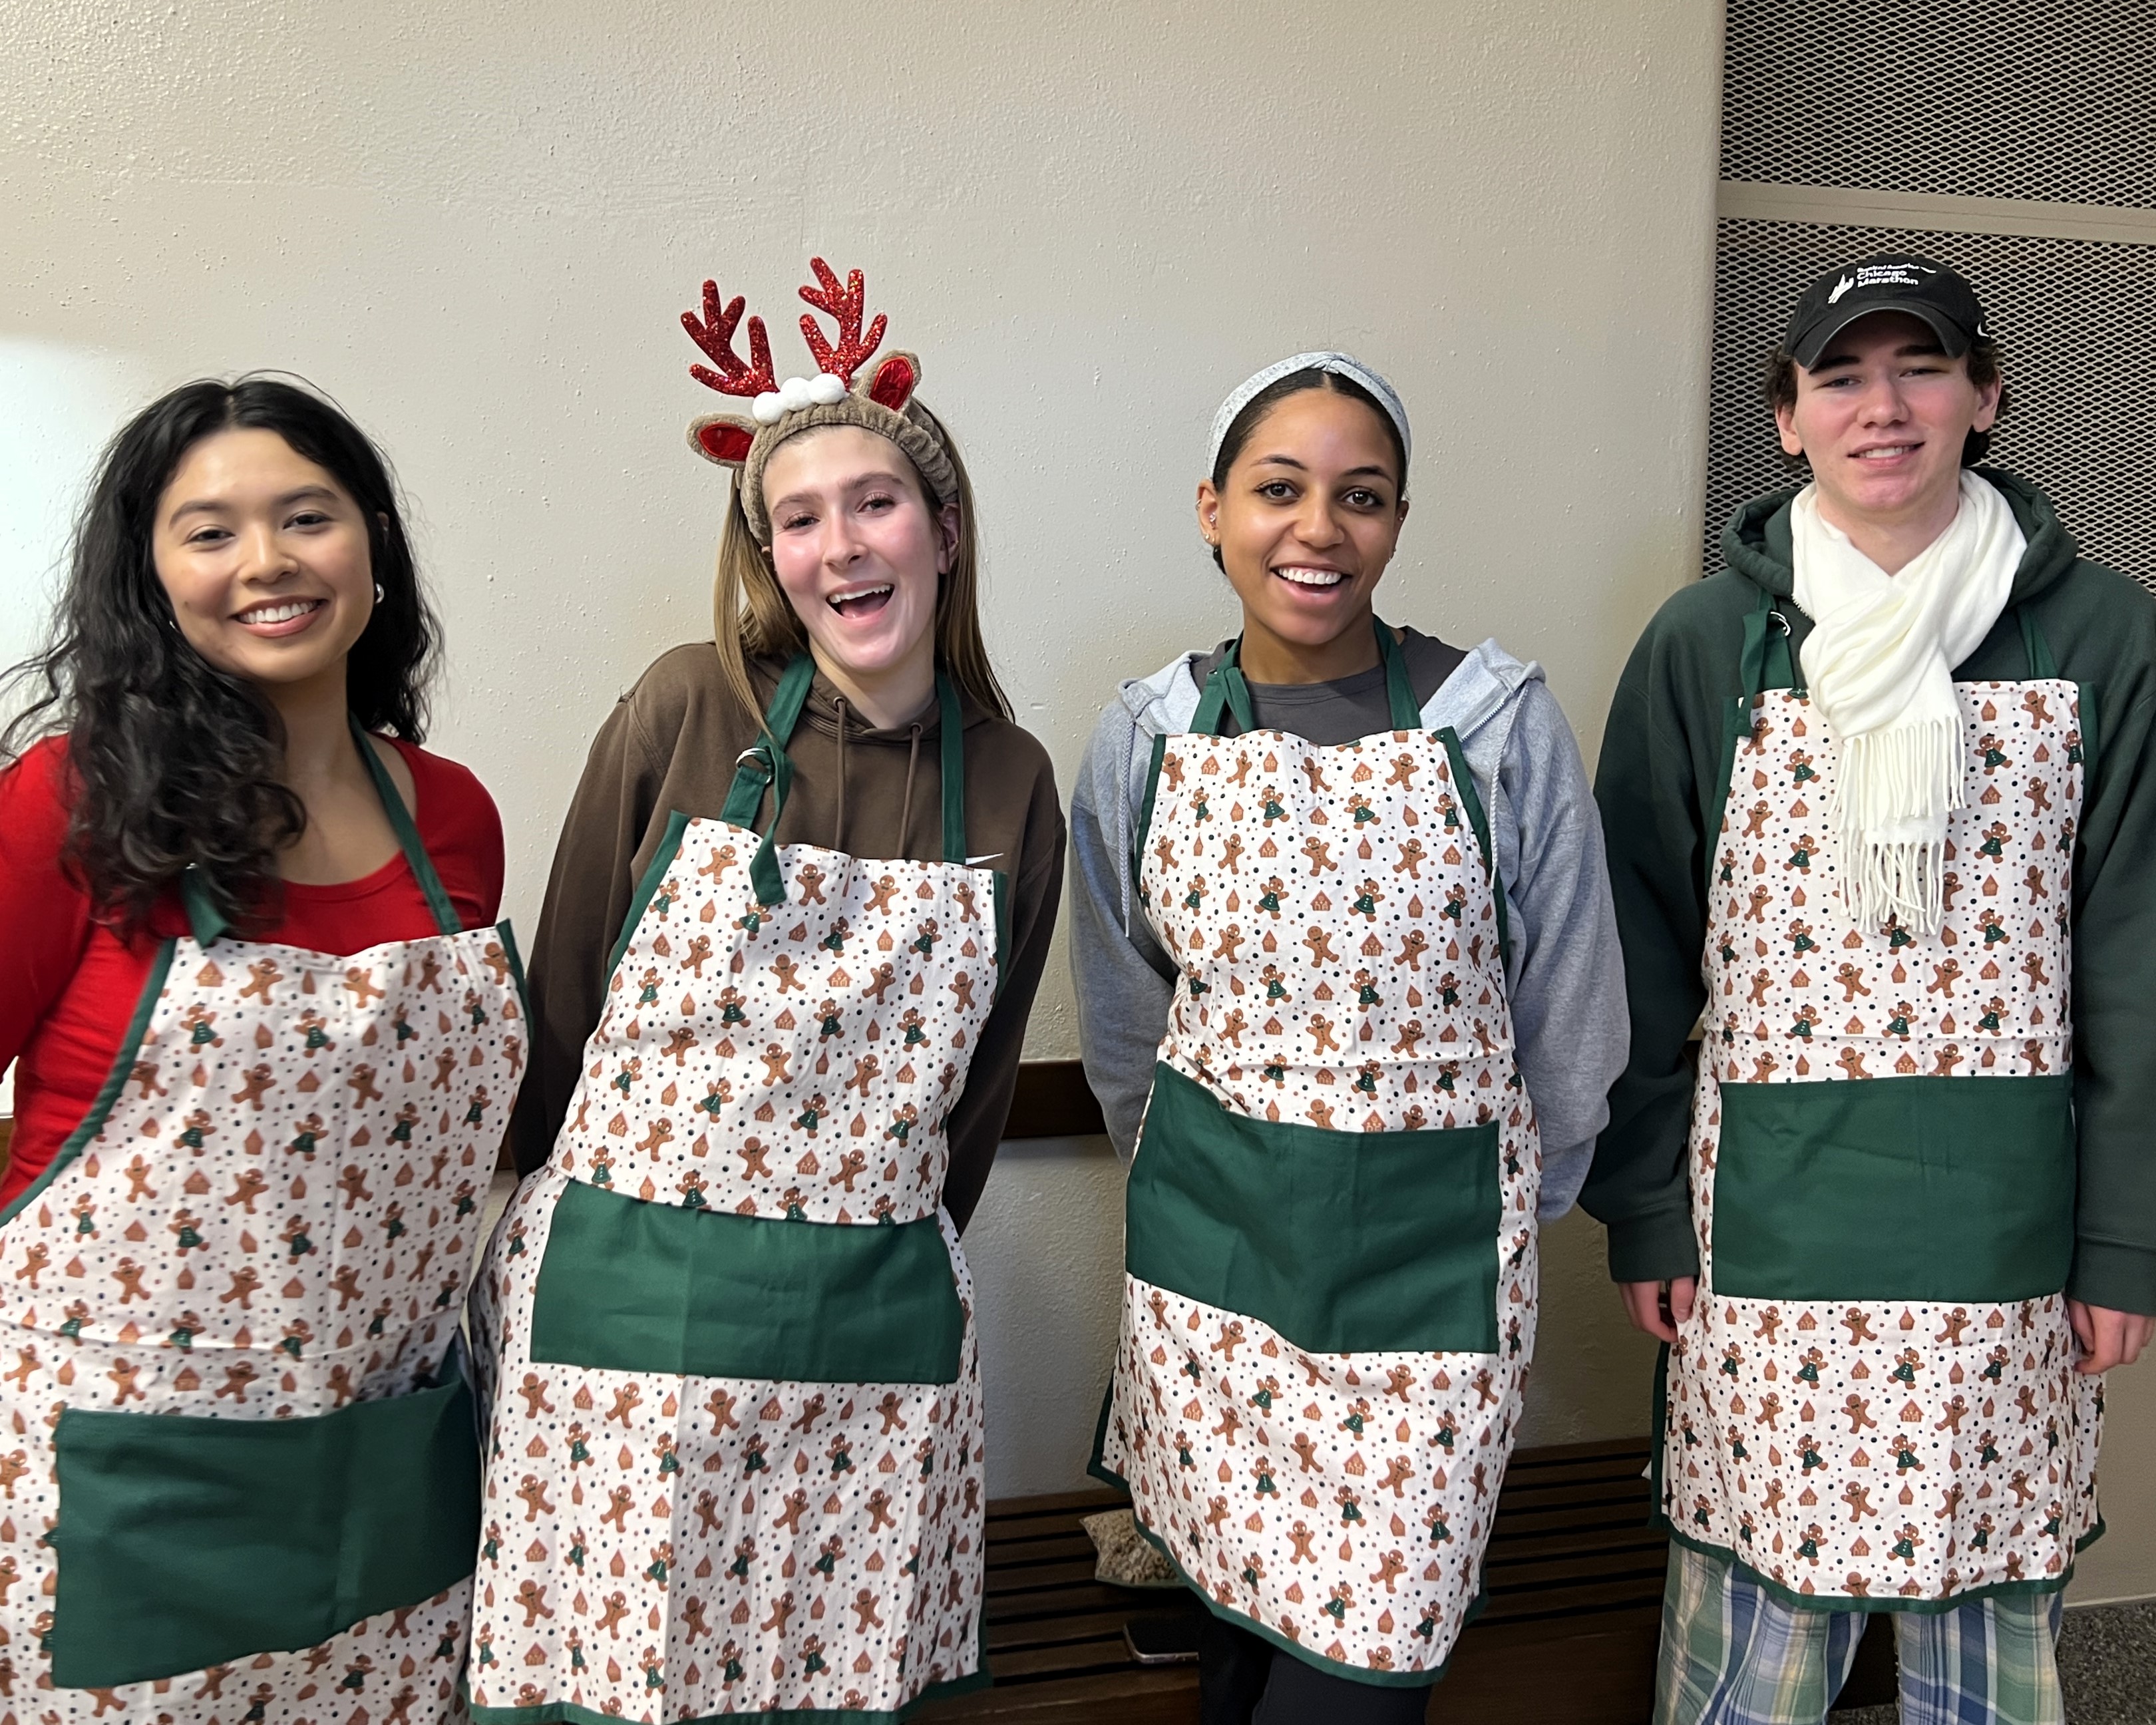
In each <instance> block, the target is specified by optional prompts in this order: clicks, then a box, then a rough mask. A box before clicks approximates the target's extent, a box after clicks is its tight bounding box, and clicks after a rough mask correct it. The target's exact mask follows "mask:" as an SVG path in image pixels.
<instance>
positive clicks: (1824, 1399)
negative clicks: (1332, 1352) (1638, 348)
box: [1582, 255, 2156, 1725]
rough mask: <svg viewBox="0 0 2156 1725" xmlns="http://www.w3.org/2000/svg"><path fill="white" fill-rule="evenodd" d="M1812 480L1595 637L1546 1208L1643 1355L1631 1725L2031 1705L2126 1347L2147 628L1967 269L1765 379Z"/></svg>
mask: <svg viewBox="0 0 2156 1725" xmlns="http://www.w3.org/2000/svg"><path fill="white" fill-rule="evenodd" d="M1768 398H1769V399H1770V401H1771V403H1772V404H1773V407H1774V418H1775V422H1776V424H1777V425H1778V427H1779V431H1780V434H1781V441H1782V447H1783V449H1784V451H1785V452H1786V454H1788V456H1789V458H1790V459H1791V462H1792V464H1793V465H1799V464H1801V465H1804V466H1807V467H1809V484H1806V485H1804V486H1803V487H1802V488H1801V489H1798V490H1784V491H1780V492H1777V493H1775V494H1774V495H1769V496H1766V497H1762V498H1758V499H1757V500H1755V501H1753V502H1750V503H1748V504H1746V505H1745V506H1743V508H1741V509H1740V510H1738V511H1737V513H1736V515H1735V516H1733V517H1732V519H1731V521H1730V522H1729V525H1728V526H1727V527H1726V528H1725V529H1724V530H1723V532H1722V559H1723V567H1722V569H1721V571H1720V572H1717V574H1715V575H1713V576H1712V577H1710V578H1708V579H1707V580H1705V581H1703V582H1701V583H1697V585H1695V586H1692V587H1691V588H1686V590H1685V591H1683V592H1681V593H1678V594H1676V596H1675V597H1673V598H1671V599H1670V600H1669V601H1668V602H1667V603H1666V604H1665V605H1663V607H1662V608H1661V611H1660V612H1659V613H1658V614H1656V616H1655V619H1654V621H1653V622H1652V623H1651V624H1649V625H1648V628H1647V630H1646V633H1645V635H1644V636H1642V638H1641V639H1640V643H1639V645H1638V646H1637V648H1636V649H1635V650H1634V653H1633V655H1632V658H1631V661H1630V664H1629V665H1627V666H1626V668H1625V675H1624V678H1623V680H1622V681H1621V683H1620V685H1619V688H1618V691H1617V697H1616V701H1615V703H1614V706H1613V707H1612V709H1611V711H1610V716H1609V729H1608V732H1607V734H1606V736H1605V737H1604V744H1603V752H1602V761H1601V766H1600V770H1599V774H1598V778H1597V783H1596V787H1595V793H1596V797H1597V799H1598V800H1599V802H1600V803H1601V805H1602V810H1603V819H1604V830H1605V832H1606V834H1607V836H1608V839H1609V860H1610V871H1611V886H1612V890H1613V892H1614V897H1615V901H1616V906H1617V915H1618V923H1619V927H1620V932H1621V933H1622V936H1623V939H1624V946H1625V969H1626V973H1627V986H1628V990H1629V993H1630V1006H1631V1013H1632V1048H1631V1056H1630V1065H1629V1066H1628V1067H1627V1069H1626V1070H1625V1075H1624V1076H1623V1077H1622V1078H1620V1080H1619V1081H1618V1082H1617V1085H1616V1086H1615V1087H1614V1090H1613V1091H1612V1092H1611V1096H1610V1106H1611V1117H1610V1122H1609V1126H1608V1127H1607V1128H1605V1129H1604V1132H1603V1134H1602V1136H1601V1139H1600V1141H1599V1146H1598V1148H1597V1153H1596V1158H1595V1164H1594V1173H1593V1174H1592V1175H1591V1177H1590V1178H1589V1184H1588V1188H1587V1190H1586V1192H1585V1193H1584V1194H1583V1198H1582V1202H1583V1203H1584V1204H1585V1205H1586V1207H1587V1208H1588V1209H1589V1210H1590V1211H1592V1212H1593V1213H1594V1214H1596V1215H1597V1216H1599V1217H1600V1218H1601V1219H1603V1220H1604V1222H1605V1223H1606V1224H1608V1225H1609V1255H1610V1268H1611V1272H1612V1274H1613V1276H1614V1277H1615V1279H1616V1280H1617V1281H1619V1282H1620V1284H1621V1285H1622V1288H1623V1292H1624V1296H1625V1304H1626V1307H1627V1309H1628V1311H1629V1312H1630V1316H1631V1318H1632V1321H1633V1322H1634V1323H1635V1324H1636V1325H1637V1326H1638V1327H1640V1328H1641V1329H1643V1330H1645V1331H1647V1332H1649V1333H1650V1334H1652V1335H1655V1336H1657V1337H1661V1340H1662V1341H1663V1342H1664V1343H1665V1344H1666V1347H1665V1349H1664V1354H1663V1371H1662V1374H1661V1387H1660V1392H1659V1394H1658V1402H1659V1409H1660V1412H1659V1419H1660V1424H1661V1440H1660V1442H1659V1444H1658V1445H1657V1461H1656V1471H1657V1485H1658V1489H1659V1491H1660V1502H1661V1513H1662V1515H1663V1516H1664V1517H1666V1520H1667V1522H1668V1524H1669V1527H1670V1529H1671V1535H1672V1538H1673V1542H1674V1543H1673V1546H1672V1550H1671V1570H1670V1580H1669V1586H1668V1589H1667V1592H1666V1599H1665V1608H1664V1620H1663V1638H1662V1654H1661V1676H1660V1680H1659V1685H1658V1688H1659V1693H1658V1697H1657V1703H1656V1712H1655V1718H1656V1720H1657V1721H1658V1722H1660V1725H1693V1722H1699V1721H1710V1720H1711V1721H1712V1722H1715V1725H1818V1722H1819V1721H1820V1720H1822V1719H1823V1718H1824V1717H1825V1712H1826V1710H1827V1708H1828V1707H1829V1705H1830V1703H1831V1702H1832V1700H1833V1698H1834V1697H1835V1693H1836V1692H1837V1691H1838V1690H1839V1689H1840V1686H1841V1682H1842V1680H1843V1679H1844V1677H1845V1676H1846V1675H1847V1672H1848V1668H1849V1664H1850V1661H1851V1658H1852V1657H1853V1656H1854V1655H1855V1652H1856V1643H1857V1640H1858V1639H1859V1637H1860V1635H1861V1631H1862V1628H1863V1624H1864V1614H1866V1613H1869V1612H1873V1611H1882V1610H1885V1611H1892V1612H1895V1613H1897V1616H1896V1620H1895V1625H1896V1630H1897V1642H1898V1646H1899V1650H1900V1655H1901V1665H1902V1720H1903V1721H1904V1722H1905V1725H1909V1722H1925V1725H1946V1722H1948V1721H1952V1722H1953V1725H1969V1722H1974V1721H1984V1720H1994V1719H1998V1720H2013V1721H2015V1722H2030V1725H2034V1722H2040V1721H2046V1722H2056V1721H2060V1720H2062V1719H2063V1717H2064V1712H2063V1705H2062V1702H2061V1697H2060V1693H2059V1684H2058V1676H2057V1672H2056V1666H2055V1665H2054V1663H2053V1659H2052V1641H2053V1636H2054V1635H2055V1633H2056V1627H2057V1623H2058V1609H2059V1600H2060V1590H2061V1589H2062V1588H2063V1587H2064V1586H2065V1584H2066V1579H2067V1577H2068V1575H2069V1574H2070V1572H2071V1568H2072V1564H2073V1560H2074V1555H2075V1553H2076V1550H2077V1549H2078V1548H2080V1547H2081V1546H2082V1545H2083V1544H2086V1543H2087V1542H2088V1541H2089V1540H2091V1539H2092V1538H2094V1537H2095V1536H2096V1534H2097V1532H2099V1531H2101V1522H2100V1521H2099V1520H2098V1517H2097V1502H2096V1489H2095V1466H2096V1455H2097V1441H2098V1435H2099V1427H2100V1425H2101V1420H2102V1384H2103V1379H2102V1373H2103V1372H2104V1371H2105V1370H2106V1369H2107V1368H2111V1367H2113V1366H2117V1365H2121V1364H2123V1363H2128V1362H2129V1361H2131V1360H2133V1358H2135V1356H2136V1355H2137V1354H2138V1353H2140V1351H2141V1350H2142V1348H2143V1347H2144V1346H2145V1345H2146V1344H2147V1343H2148V1340H2149V1337H2150V1334H2151V1331H2152V1328H2156V1321H2152V1318H2151V1317H2150V1316H2148V1314H2151V1313H2156V1062H2152V1061H2151V1060H2148V1057H2147V1053H2148V1040H2149V1034H2150V1019H2149V1016H2148V1002H2149V1001H2150V999H2151V998H2152V995H2156V778H2152V775H2151V773H2149V772H2148V770H2147V768H2146V764H2145V763H2146V762H2147V761H2148V752H2149V741H2150V737H2149V733H2150V731H2151V728H2152V722H2156V599H2152V598H2151V597H2150V596H2149V594H2148V593H2145V592H2143V590H2142V589H2141V588H2138V587H2137V586H2136V585H2135V584H2134V583H2133V582H2131V581H2129V580H2128V579H2126V578H2124V577H2123V576H2120V575H2117V574H2116V573H2114V572H2112V571H2110V570H2108V569H2105V568H2102V567H2098V566H2097V565H2096V564H2094V563H2092V562H2087V560H2085V559H2083V558H2082V557H2080V555H2079V554H2078V552H2076V548H2075V545H2074V542H2073V540H2072V539H2071V537H2070V536H2068V535H2067V533H2066V530H2065V528H2064V527H2062V526H2061V525H2060V523H2059V521H2058V518H2057V516H2056V515H2055V514H2054V512H2053V511H2052V508H2051V503H2050V502H2049V501H2048V500H2047V499H2046V497H2045V496H2044V495H2043V493H2042V492H2040V491H2039V490H2037V489H2036V488H2035V486H2034V485H2030V484H2029V483H2028V482H2027V481H2025V480H2021V479H2020V478H2017V477H2015V476H2014V475H2009V474H2006V473H2003V472H2000V471H1998V470H1994V469H1973V468H1972V467H1971V466H1970V465H1969V464H1972V463H1974V462H1975V461H1977V460H1978V459H1980V458H1981V457H1982V455H1983V454H1984V449H1985V446H1986V444H1988V442H1989V431H1990V429H1991V426H1992V424H1993V422H1994V419H1995V418H1996V417H1997V415H1998V414H1999V412H2000V411H2001V410H2002V409H2003V408H2004V407H2005V386H2004V384H2003V382H2001V379H2000V377H1999V366H1998V355H1997V350H1996V348H1995V347H1994V345H1993V342H1992V338H1991V332H1990V330H1989V326H1988V325H1987V324H1986V322H1985V319H1984V312H1983V310H1982V308H1981V307H1980V306H1979V304H1978V301H1977V296H1976V294H1975V292H1974V290H1973V289H1972V288H1971V286H1970V285H1969V283H1968V282H1967V281H1965V280H1963V279H1962V278H1961V277H1960V276H1959V275H1956V274H1955V273H1954V272H1953V270H1948V269H1947V268H1945V267H1944V266H1943V265H1941V264H1937V263H1934V262H1933V261H1932V260H1930V259H1925V258H1920V257H1914V256H1900V255H1897V256H1888V257H1874V258H1869V259H1865V260H1863V261H1862V262H1861V263H1857V264H1851V265H1850V266H1848V267H1846V268H1845V269H1841V270H1835V271H1832V272H1830V274H1828V275H1825V276H1823V277H1821V278H1820V280H1818V281H1817V282H1815V283H1814V284H1813V285H1812V286H1811V287H1810V288H1809V290H1806V292H1805V293H1804V295H1803V297H1802V298H1801V299H1800V300H1799V301H1798V303H1797V306H1796V309H1795V311H1794V315H1793V316H1792V317H1791V318H1790V321H1789V328H1788V331H1787V332H1786V333H1785V335H1784V337H1783V340H1782V342H1781V344H1780V346H1779V348H1778V349H1777V351H1776V352H1775V353H1774V356H1773V358H1772V361H1771V362H1770V366H1769V370H1768Z"/></svg>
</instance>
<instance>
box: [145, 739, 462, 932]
mask: <svg viewBox="0 0 2156 1725" xmlns="http://www.w3.org/2000/svg"><path fill="white" fill-rule="evenodd" d="M346 720H347V721H348V722H349V723H350V725H351V726H352V746H353V747H355V748H357V750H358V751H359V758H360V759H361V760H362V761H364V762H366V763H367V778H369V779H370V780H372V782H373V785H374V793H375V795H376V796H377V797H379V798H381V799H382V813H383V814H386V815H388V817H389V826H390V830H391V831H393V833H395V834H397V848H398V850H401V851H403V853H404V860H405V862H406V864H407V865H408V866H409V867H410V868H411V870H412V878H413V880H416V881H418V883H419V891H420V893H421V894H422V895H423V896H424V897H425V899H426V901H427V909H428V911H429V913H430V914H431V915H432V916H434V927H435V928H436V929H437V930H438V931H439V932H441V933H443V934H458V933H461V932H463V929H464V926H465V925H464V922H463V919H462V918H460V917H459V916H458V915H457V910H456V906H454V905H453V904H451V903H450V902H449V893H448V892H447V891H445V890H444V888H443V886H442V877H441V876H440V875H437V874H436V873H435V872H434V860H433V859H432V858H431V857H429V855H427V847H426V845H424V844H423V843H422V842H421V841H420V838H419V829H418V827H417V826H415V825H414V824H413V821H412V811H411V810H410V809H407V808H406V807H405V806H404V798H403V795H402V794H401V793H399V792H398V788H397V782H396V781H395V780H394V779H393V778H390V776H389V769H388V768H387V767H384V766H383V765H382V757H381V756H379V755H377V753H375V752H374V745H373V743H372V742H370V741H369V740H368V738H367V732H366V730H365V728H364V727H363V726H362V725H361V724H360V722H359V720H358V719H357V717H356V716H352V715H351V714H346ZM180 904H181V906H182V909H184V910H185V911H187V932H188V933H189V934H191V935H193V937H194V940H195V944H196V945H197V946H201V947H207V946H209V945H212V944H213V942H217V941H218V940H219V939H221V938H223V937H224V936H225V935H227V934H228V933H230V932H232V923H231V922H230V920H229V919H228V917H227V916H225V914H224V912H223V911H220V910H219V909H218V907H217V901H216V900H215V899H214V898H213V897H212V896H211V894H210V890H209V883H208V881H207V880H204V879H203V874H202V870H199V869H189V870H187V872H186V873H184V874H183V875H181V876H180Z"/></svg>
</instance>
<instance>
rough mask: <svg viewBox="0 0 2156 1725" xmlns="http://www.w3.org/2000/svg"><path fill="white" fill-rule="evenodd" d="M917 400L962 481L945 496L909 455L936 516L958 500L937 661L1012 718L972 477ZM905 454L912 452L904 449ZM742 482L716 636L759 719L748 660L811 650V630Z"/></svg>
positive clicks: (716, 592) (729, 675)
mask: <svg viewBox="0 0 2156 1725" xmlns="http://www.w3.org/2000/svg"><path fill="white" fill-rule="evenodd" d="M913 405H914V410H915V411H916V413H919V414H920V415H921V416H922V417H923V418H927V420H928V422H929V424H931V426H932V427H933V428H934V430H935V434H936V435H937V439H938V440H939V441H940V442H941V443H942V445H943V447H944V449H946V450H947V451H948V453H949V454H950V457H951V472H952V477H953V479H954V480H956V482H957V483H956V490H957V495H956V496H955V497H952V498H939V497H937V495H935V493H934V492H932V491H931V490H929V489H928V485H927V481H925V480H923V479H922V478H921V471H920V470H919V469H918V468H916V466H914V465H913V461H912V459H911V457H910V456H909V457H907V458H906V470H907V471H908V472H910V473H911V474H912V475H913V482H914V485H915V487H916V490H919V491H920V493H921V497H922V499H923V500H924V501H926V502H927V506H928V511H929V513H930V514H931V515H937V514H940V513H941V511H942V506H943V505H944V504H945V503H947V502H955V503H956V504H957V506H958V543H957V547H956V548H955V549H954V550H953V551H952V556H951V567H950V569H949V570H948V572H946V573H945V574H944V575H942V577H941V578H939V579H938V580H937V584H936V622H935V629H936V663H937V668H938V669H940V670H942V671H943V672H944V673H945V674H946V675H948V676H949V677H950V679H951V680H952V682H953V683H955V684H956V685H957V686H958V688H959V690H960V691H961V692H962V693H964V694H966V695H969V696H972V697H973V699H974V700H975V701H978V702H979V703H980V704H981V705H982V706H984V707H986V708H987V709H988V711H990V712H992V713H993V714H994V715H995V716H997V717H998V718H999V719H1008V718H1009V717H1010V716H1011V706H1010V701H1009V698H1008V697H1007V696H1005V695H1004V691H1003V685H1002V684H1000V683H998V681H997V680H996V673H995V667H994V666H993V665H990V664H989V662H988V644H987V643H986V642H985V641H983V639H982V638H981V611H980V561H981V558H980V542H979V539H978V536H977V535H976V534H975V532H974V531H973V480H971V479H970V478H969V477H968V475H967V473H966V464H965V463H964V461H962V459H959V455H958V450H957V445H956V444H953V443H952V441H951V439H950V434H949V433H948V432H947V431H946V430H945V429H944V428H943V427H942V424H940V423H939V422H937V419H936V418H935V416H934V415H933V414H932V413H929V412H928V410H927V408H924V407H921V405H920V403H917V402H916V403H914V404H913ZM811 429H815V428H811ZM885 440H886V441H889V439H885ZM892 447H893V448H895V449H896V448H897V445H896V444H892ZM899 453H900V454H901V455H904V454H905V453H906V452H905V451H904V450H903V449H900V450H899ZM741 484H742V476H741V475H739V474H737V475H735V477H734V483H733V487H732V489H731V490H730V491H729V492H728V494H727V497H726V522H725V525H724V526H723V527H722V528H721V530H720V533H719V571H718V579H717V582H716V584H715V587H714V589H713V593H712V639H713V641H714V643H715V644H716V646H717V648H718V652H719V675H720V676H721V678H722V679H723V680H725V683H726V691H727V692H728V693H729V694H730V695H731V696H733V697H734V699H735V700H736V701H738V702H740V703H741V705H742V707H743V708H744V709H746V710H747V712H748V713H749V714H750V716H752V717H753V718H754V719H755V720H756V721H757V724H759V725H761V724H762V722H763V702H762V698H761V697H760V696H758V695H757V691H756V685H755V683H754V682H753V681H752V680H751V678H750V676H749V661H750V660H754V659H777V660H780V661H781V662H782V663H783V662H784V661H786V660H791V659H793V657H794V656H795V655H798V654H802V653H806V652H807V651H808V630H807V629H805V628H804V627H803V625H802V622H801V619H800V618H799V617H798V615H797V614H795V612H794V609H793V604H792V603H791V602H790V601H788V598H787V597H786V594H785V592H784V591H783V589H782V588H780V586H779V584H778V576H777V575H776V574H775V573H773V570H772V567H771V560H770V558H771V554H770V552H767V550H766V549H765V548H764V547H762V546H761V545H759V544H757V540H756V536H755V534H754V533H752V531H750V530H749V524H748V517H747V515H746V514H745V513H743V511H742V499H741Z"/></svg>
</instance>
